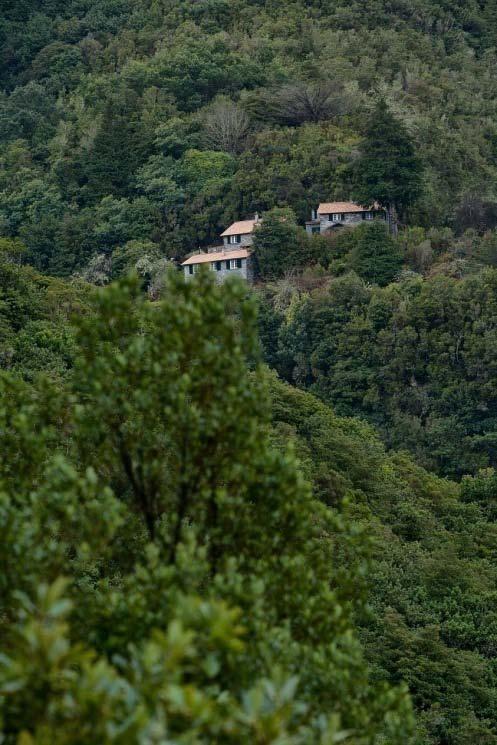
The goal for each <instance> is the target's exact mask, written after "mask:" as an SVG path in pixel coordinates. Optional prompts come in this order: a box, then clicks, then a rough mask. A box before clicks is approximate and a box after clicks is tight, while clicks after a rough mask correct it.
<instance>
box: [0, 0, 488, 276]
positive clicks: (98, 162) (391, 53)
mask: <svg viewBox="0 0 497 745" xmlns="http://www.w3.org/2000/svg"><path fill="white" fill-rule="evenodd" d="M493 13H494V11H493V10H492V6H491V3H484V4H483V5H482V6H481V7H480V5H478V4H477V3H476V2H474V3H471V6H470V7H467V8H466V7H464V8H463V7H462V6H460V5H459V4H458V5H454V4H451V6H450V7H446V6H443V7H442V6H441V5H440V4H439V3H435V2H432V1H431V0H417V2H416V3H415V4H414V5H413V6H412V7H409V8H408V7H407V5H406V4H405V3H404V4H401V5H398V6H397V5H396V6H395V7H394V6H392V4H391V3H386V2H383V0H379V2H376V3H375V4H374V5H372V6H371V7H370V8H368V9H367V10H365V9H364V8H363V7H362V6H361V4H360V3H358V2H353V3H345V2H340V3H335V4H333V5H323V4H322V3H318V2H315V3H302V2H295V3H292V4H291V5H290V6H284V5H282V4H281V3H280V2H276V3H272V4H261V3H251V2H248V1H246V0H241V1H240V2H237V3H235V4H230V3H226V2H225V1H224V0H212V2H203V3H200V4H198V3H186V2H183V1H182V0H174V1H173V2H171V3H164V2H162V1H161V0H157V1H155V0H154V1H153V2H148V1H147V2H145V0H143V1H142V0H138V1H137V2H130V0H92V1H91V2H89V1H87V0H85V2H80V1H79V0H70V1H69V2H66V3H60V2H55V0H53V1H51V2H44V3H17V4H13V3H11V2H9V3H8V5H7V4H6V3H3V5H2V9H1V10H0V61H1V63H2V64H1V65H0V68H1V69H0V86H1V91H0V163H1V166H0V182H1V184H0V195H1V198H0V234H1V235H5V236H11V237H21V238H22V240H23V241H24V242H25V243H26V245H27V247H28V256H29V262H30V263H31V264H33V265H34V266H35V267H36V268H38V269H39V270H42V271H46V272H48V273H50V274H56V275H60V276H67V275H71V274H73V273H74V272H81V271H85V270H86V269H87V267H88V265H89V264H91V262H92V261H93V260H94V258H95V256H99V255H100V254H101V252H102V251H104V250H105V251H108V252H109V253H112V252H113V251H114V250H115V249H116V248H118V247H122V245H123V243H126V242H127V241H129V240H147V241H153V242H154V243H155V244H156V245H157V246H158V248H159V250H160V252H161V254H163V255H167V256H170V257H171V256H175V257H177V258H181V257H182V256H184V255H185V254H186V253H188V252H190V251H192V250H193V249H196V248H198V246H199V244H200V245H201V246H205V245H209V244H211V243H213V242H215V241H216V240H217V239H218V237H219V234H220V232H221V231H222V229H223V228H224V227H226V224H228V223H229V222H230V221H231V220H233V219H237V218H238V219H240V218H244V217H246V216H247V215H249V214H251V213H253V212H255V211H256V210H257V211H259V212H261V213H262V212H264V211H268V210H270V209H272V208H274V207H277V208H290V209H292V210H293V212H294V213H295V215H296V217H297V221H298V223H299V224H300V225H302V224H303V221H304V220H305V219H308V218H309V215H310V210H311V209H312V208H314V207H315V206H316V204H317V203H318V202H319V201H322V200H325V199H334V198H336V199H347V198H349V197H350V196H351V195H353V193H354V189H355V188H357V195H358V198H359V199H361V200H365V201H367V202H370V201H373V200H374V199H378V200H380V201H384V202H385V204H391V205H395V206H397V208H398V209H399V210H400V211H401V213H404V212H405V210H406V208H409V218H410V220H412V221H415V222H416V223H417V224H420V225H422V226H424V227H431V226H432V225H437V226H443V225H446V224H447V223H448V222H450V221H451V220H452V219H453V216H454V215H456V217H457V220H458V223H457V224H458V225H459V223H460V224H461V225H466V224H467V221H465V220H462V221H461V220H460V218H461V217H463V216H462V215H461V214H460V210H459V209H458V205H460V204H462V203H463V201H464V195H465V194H476V195H479V197H480V198H481V199H483V201H484V202H485V204H487V205H491V204H492V203H493V194H492V184H493V183H495V181H496V178H497V171H496V169H495V156H496V152H497V147H496V143H497V124H496V121H497V109H496V106H495V101H496V100H497V90H496V88H495V80H494V77H493V76H492V74H491V70H492V69H493V67H492V66H493V64H494V60H493V55H494V51H493V47H494V45H493V42H492V39H493V36H492V32H491V30H490V28H491V22H489V21H488V19H489V18H492V17H493V15H492V14H493ZM420 18H421V19H423V20H422V21H420V20H419V19H420ZM371 91H381V97H380V96H378V98H382V99H384V100H385V101H386V108H385V107H383V108H382V105H380V106H379V108H378V109H377V110H376V112H373V113H372V111H371ZM220 102H221V103H222V102H224V108H223V107H222V106H221V107H220V108H219V103H220ZM216 107H217V108H216ZM230 111H231V112H233V111H236V112H237V116H238V117H239V118H238V122H239V124H240V122H241V125H240V126H239V127H238V131H233V129H231V134H229V132H228V134H227V131H226V129H225V128H224V124H225V123H226V122H225V120H224V121H223V116H225V115H226V113H227V112H228V115H229V112H230ZM213 112H216V116H215V121H214V123H213V118H212V117H213ZM223 112H224V114H223ZM389 112H391V113H389ZM365 125H366V126H365ZM213 126H214V130H215V131H214V132H213ZM216 128H217V130H216ZM219 128H221V132H220V129H219ZM228 129H229V128H228ZM365 129H366V130H367V131H366V136H365ZM361 143H362V144H361ZM213 148H219V152H218V155H221V152H222V154H223V155H227V154H228V153H229V154H230V161H229V164H228V162H226V163H225V166H226V167H225V168H224V169H222V174H221V173H220V170H219V168H218V166H219V162H214V161H213V156H212V149H213ZM21 151H22V158H21V157H20V154H21ZM189 151H195V152H196V153H197V156H196V157H197V159H201V158H202V157H205V162H202V163H201V162H200V160H199V162H198V163H197V164H195V165H194V167H193V168H191V167H190V166H191V165H192V164H191V163H185V162H184V159H185V157H186V160H188V158H189V157H190V156H187V155H186V154H187V153H188V152H189ZM361 151H362V155H361ZM14 155H15V157H14ZM357 155H359V158H357ZM164 159H166V162H164ZM420 164H422V166H423V169H422V179H421V165H420ZM209 165H212V167H213V173H212V177H210V178H202V179H200V180H199V179H197V178H195V171H196V168H197V166H198V168H199V169H200V170H204V172H205V168H207V166H209ZM355 166H357V168H355ZM354 173H356V176H357V179H356V181H357V183H355V177H354ZM421 180H422V184H421ZM421 187H422V188H421ZM420 188H421V191H420ZM138 198H142V199H143V200H145V201H146V202H147V203H148V205H147V209H148V210H149V211H150V210H156V215H155V217H154V219H153V220H152V223H153V224H150V223H147V225H146V226H141V227H140V234H139V235H137V234H133V235H130V234H129V233H130V231H127V234H126V236H125V237H124V238H121V237H118V238H117V240H118V241H119V242H118V243H112V245H110V246H109V245H108V244H107V245H105V246H103V245H101V244H100V241H99V235H98V234H97V235H94V234H93V226H94V225H96V224H98V223H99V214H98V213H99V210H100V204H101V202H102V200H106V199H112V200H119V199H126V200H129V203H130V204H134V203H135V202H136V200H137V199H138ZM144 211H146V209H145V208H144ZM490 211H491V210H490ZM406 214H407V213H406ZM401 217H402V218H403V217H404V214H402V215H401ZM487 218H488V219H487ZM492 219H493V218H492V216H491V215H488V214H486V213H485V228H484V229H486V228H488V227H491V226H492V225H493V224H494V223H493V222H492ZM478 229H479V228H478ZM316 252H317V253H319V254H320V252H321V249H319V250H318V249H316V247H315V246H314V247H313V248H312V250H311V252H310V256H311V262H310V263H315V262H314V259H315V254H316ZM320 256H321V254H320ZM319 261H320V263H322V262H321V258H320V259H319ZM325 264H326V262H325Z"/></svg>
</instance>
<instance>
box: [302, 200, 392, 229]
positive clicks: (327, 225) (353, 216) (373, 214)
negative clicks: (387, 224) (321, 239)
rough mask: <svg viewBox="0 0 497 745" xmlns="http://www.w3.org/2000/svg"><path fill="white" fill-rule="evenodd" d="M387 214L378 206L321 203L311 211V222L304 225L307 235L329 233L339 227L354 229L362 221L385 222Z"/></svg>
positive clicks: (352, 203)
mask: <svg viewBox="0 0 497 745" xmlns="http://www.w3.org/2000/svg"><path fill="white" fill-rule="evenodd" d="M386 219H387V213H386V211H385V210H384V209H383V208H382V207H380V205H379V204H374V205H372V206H371V207H361V205H360V204H356V203H355V202H322V203H321V204H320V205H319V207H318V208H317V210H313V213H312V220H309V221H308V222H306V224H305V229H306V230H307V232H308V233H321V234H325V233H329V232H331V231H332V230H336V229H337V228H341V227H344V226H346V227H355V226H357V225H360V224H361V223H362V222H364V221H369V220H386Z"/></svg>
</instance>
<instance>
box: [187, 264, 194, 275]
mask: <svg viewBox="0 0 497 745" xmlns="http://www.w3.org/2000/svg"><path fill="white" fill-rule="evenodd" d="M188 274H193V264H188Z"/></svg>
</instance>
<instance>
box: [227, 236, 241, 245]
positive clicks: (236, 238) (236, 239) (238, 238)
mask: <svg viewBox="0 0 497 745" xmlns="http://www.w3.org/2000/svg"><path fill="white" fill-rule="evenodd" d="M228 242H229V243H241V242H242V236H241V235H230V237H229V241H228Z"/></svg>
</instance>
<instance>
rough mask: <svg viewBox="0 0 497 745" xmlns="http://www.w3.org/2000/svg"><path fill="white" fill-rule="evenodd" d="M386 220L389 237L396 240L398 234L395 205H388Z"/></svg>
mask: <svg viewBox="0 0 497 745" xmlns="http://www.w3.org/2000/svg"><path fill="white" fill-rule="evenodd" d="M387 219H388V229H389V231H390V233H391V235H393V237H394V238H396V237H397V235H398V232H399V225H398V217H397V209H396V207H395V204H389V205H388V208H387Z"/></svg>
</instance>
